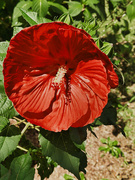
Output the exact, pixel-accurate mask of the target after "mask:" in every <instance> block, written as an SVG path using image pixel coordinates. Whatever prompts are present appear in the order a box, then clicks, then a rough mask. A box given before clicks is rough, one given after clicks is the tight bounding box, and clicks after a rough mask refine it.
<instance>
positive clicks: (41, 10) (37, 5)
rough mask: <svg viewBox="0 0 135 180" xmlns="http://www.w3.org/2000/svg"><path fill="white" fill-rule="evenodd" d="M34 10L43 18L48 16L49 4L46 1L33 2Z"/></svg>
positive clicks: (36, 0)
mask: <svg viewBox="0 0 135 180" xmlns="http://www.w3.org/2000/svg"><path fill="white" fill-rule="evenodd" d="M32 10H33V11H35V12H37V13H38V15H39V16H41V17H43V16H45V15H46V14H47V11H48V3H47V1H46V0H33V5H32Z"/></svg>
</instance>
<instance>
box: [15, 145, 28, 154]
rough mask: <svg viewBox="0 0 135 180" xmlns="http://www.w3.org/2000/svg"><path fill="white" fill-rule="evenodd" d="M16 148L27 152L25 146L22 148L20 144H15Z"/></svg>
mask: <svg viewBox="0 0 135 180" xmlns="http://www.w3.org/2000/svg"><path fill="white" fill-rule="evenodd" d="M17 148H18V149H20V150H22V151H25V152H28V150H27V149H25V148H23V147H21V146H19V145H18V146H17Z"/></svg>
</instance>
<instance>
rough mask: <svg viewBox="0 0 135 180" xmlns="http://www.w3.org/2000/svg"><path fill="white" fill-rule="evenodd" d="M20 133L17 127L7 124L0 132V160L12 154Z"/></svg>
mask: <svg viewBox="0 0 135 180" xmlns="http://www.w3.org/2000/svg"><path fill="white" fill-rule="evenodd" d="M20 138H21V135H20V131H19V129H18V128H16V127H15V126H8V127H6V128H5V129H3V131H1V133H0V162H1V161H4V160H5V158H6V157H8V156H9V155H11V154H12V152H13V151H14V150H15V149H16V147H17V145H18V143H19V141H20Z"/></svg>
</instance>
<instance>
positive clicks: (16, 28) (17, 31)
mask: <svg viewBox="0 0 135 180" xmlns="http://www.w3.org/2000/svg"><path fill="white" fill-rule="evenodd" d="M22 29H23V28H22V27H14V28H13V36H15V35H16V34H17V33H19V32H20V31H21V30H22Z"/></svg>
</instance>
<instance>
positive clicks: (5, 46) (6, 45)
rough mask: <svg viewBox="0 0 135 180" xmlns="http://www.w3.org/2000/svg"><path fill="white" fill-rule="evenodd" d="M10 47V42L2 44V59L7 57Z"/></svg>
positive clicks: (0, 49)
mask: <svg viewBox="0 0 135 180" xmlns="http://www.w3.org/2000/svg"><path fill="white" fill-rule="evenodd" d="M8 46H9V42H8V41H4V42H0V56H2V57H3V56H4V57H5V56H6V54H7V49H8Z"/></svg>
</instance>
